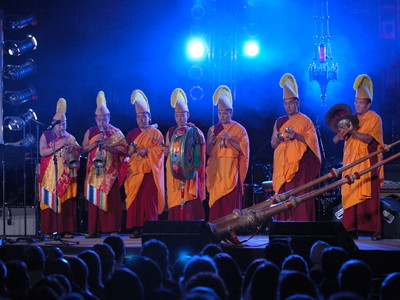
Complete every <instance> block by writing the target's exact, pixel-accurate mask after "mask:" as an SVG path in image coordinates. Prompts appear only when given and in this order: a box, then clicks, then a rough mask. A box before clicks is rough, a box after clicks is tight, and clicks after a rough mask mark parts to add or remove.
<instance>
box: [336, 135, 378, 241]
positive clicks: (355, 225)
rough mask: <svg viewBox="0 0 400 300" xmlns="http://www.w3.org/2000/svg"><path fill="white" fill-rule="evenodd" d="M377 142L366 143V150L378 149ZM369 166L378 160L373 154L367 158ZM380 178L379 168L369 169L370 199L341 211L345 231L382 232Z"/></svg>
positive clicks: (373, 150) (370, 151)
mask: <svg viewBox="0 0 400 300" xmlns="http://www.w3.org/2000/svg"><path fill="white" fill-rule="evenodd" d="M378 145H379V144H378V142H377V141H376V140H373V142H372V143H371V144H370V145H368V152H369V153H372V152H375V151H376V150H377V149H378ZM369 161H370V164H371V166H372V165H374V164H375V163H377V162H378V157H377V156H376V155H375V156H373V157H372V158H370V159H369ZM380 197H381V195H380V178H379V168H376V169H375V170H372V171H371V199H367V200H365V201H363V202H361V203H358V204H356V205H354V206H351V207H349V208H347V209H345V210H344V211H343V218H342V223H343V226H344V228H345V229H346V230H347V231H356V230H361V231H369V232H377V233H382V223H381V213H380V212H381V203H380Z"/></svg>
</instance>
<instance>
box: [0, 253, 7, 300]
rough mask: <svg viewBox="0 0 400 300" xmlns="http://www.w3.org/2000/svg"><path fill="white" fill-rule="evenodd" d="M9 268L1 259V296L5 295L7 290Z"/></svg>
mask: <svg viewBox="0 0 400 300" xmlns="http://www.w3.org/2000/svg"><path fill="white" fill-rule="evenodd" d="M6 279H7V268H6V265H5V264H4V263H3V262H2V261H1V260H0V297H5V296H6V292H7V282H6Z"/></svg>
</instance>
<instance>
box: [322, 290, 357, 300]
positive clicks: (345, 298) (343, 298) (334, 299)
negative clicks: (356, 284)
mask: <svg viewBox="0 0 400 300" xmlns="http://www.w3.org/2000/svg"><path fill="white" fill-rule="evenodd" d="M325 299H327V300H365V299H364V298H363V297H361V296H360V295H358V294H356V293H353V292H349V291H337V292H335V293H333V294H332V295H330V296H329V297H327V298H325Z"/></svg>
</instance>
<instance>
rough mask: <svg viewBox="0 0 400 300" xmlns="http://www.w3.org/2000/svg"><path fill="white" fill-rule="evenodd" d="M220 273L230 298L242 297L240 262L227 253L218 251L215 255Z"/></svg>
mask: <svg viewBox="0 0 400 300" xmlns="http://www.w3.org/2000/svg"><path fill="white" fill-rule="evenodd" d="M213 260H214V262H215V264H216V266H217V270H218V275H219V276H220V277H221V278H222V279H223V280H224V282H225V285H226V287H227V289H228V292H229V299H230V300H235V299H237V300H239V299H240V288H241V286H242V273H241V271H240V268H239V265H238V263H237V262H236V261H235V260H234V259H233V258H232V256H230V255H229V254H227V253H218V254H216V255H215V256H214V257H213Z"/></svg>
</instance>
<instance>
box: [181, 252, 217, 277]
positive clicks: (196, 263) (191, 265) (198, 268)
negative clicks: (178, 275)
mask: <svg viewBox="0 0 400 300" xmlns="http://www.w3.org/2000/svg"><path fill="white" fill-rule="evenodd" d="M200 272H211V273H217V266H216V265H215V262H214V261H213V259H212V258H211V257H209V256H200V255H194V256H192V257H191V258H190V260H189V261H188V262H187V263H186V266H185V268H184V270H183V278H182V284H184V283H185V282H186V281H187V280H189V279H190V277H192V276H193V275H196V274H198V273H200Z"/></svg>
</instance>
